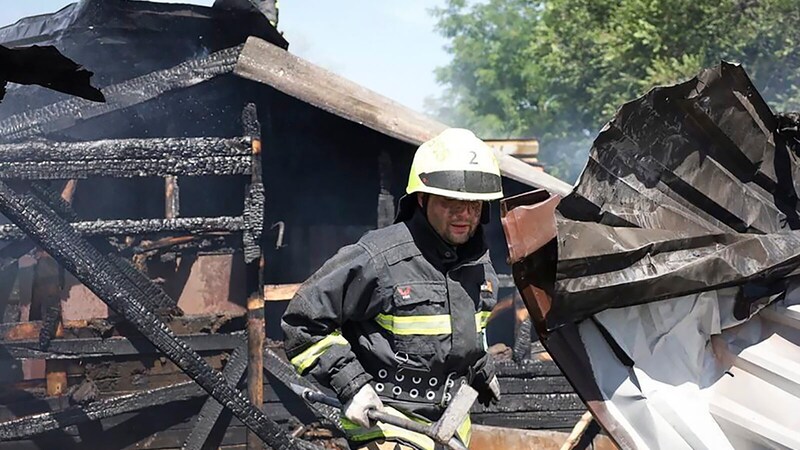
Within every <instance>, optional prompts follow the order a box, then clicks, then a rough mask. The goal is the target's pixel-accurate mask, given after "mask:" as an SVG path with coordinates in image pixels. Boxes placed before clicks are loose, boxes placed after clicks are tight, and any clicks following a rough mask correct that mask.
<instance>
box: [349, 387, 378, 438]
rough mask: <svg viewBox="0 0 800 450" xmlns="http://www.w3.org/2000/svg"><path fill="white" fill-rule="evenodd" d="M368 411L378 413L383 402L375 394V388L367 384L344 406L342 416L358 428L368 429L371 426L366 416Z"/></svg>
mask: <svg viewBox="0 0 800 450" xmlns="http://www.w3.org/2000/svg"><path fill="white" fill-rule="evenodd" d="M370 409H374V410H378V411H379V410H381V409H383V402H382V401H381V399H380V398H379V397H378V393H377V392H375V388H373V387H372V385H371V384H369V383H367V384H365V385H364V386H362V387H361V389H359V390H358V392H356V395H354V396H353V398H351V399H350V401H349V402H347V404H346V405H344V416H345V417H347V418H348V419H349V420H350V421H352V422H354V423H356V424H358V425H359V426H362V427H364V428H370V427H371V426H372V424H371V423H370V420H369V417H368V416H367V411H369V410H370Z"/></svg>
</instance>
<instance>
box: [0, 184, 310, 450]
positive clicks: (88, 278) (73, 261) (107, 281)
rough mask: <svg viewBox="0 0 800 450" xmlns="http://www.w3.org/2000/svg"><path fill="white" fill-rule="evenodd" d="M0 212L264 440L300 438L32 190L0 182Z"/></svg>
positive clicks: (288, 442) (290, 443) (280, 443)
mask: <svg viewBox="0 0 800 450" xmlns="http://www.w3.org/2000/svg"><path fill="white" fill-rule="evenodd" d="M0 212H2V213H3V214H4V215H5V216H6V217H7V218H8V219H10V220H11V221H13V222H14V223H16V224H17V225H18V226H19V227H20V228H21V229H22V230H24V231H25V232H26V233H27V234H28V236H29V237H30V238H31V239H33V240H34V241H35V242H36V243H37V244H39V245H40V246H41V247H42V248H43V249H44V250H46V251H47V252H48V253H49V254H50V255H51V256H52V257H53V258H54V259H56V260H57V261H58V262H59V263H61V265H62V266H64V267H65V268H66V269H67V270H68V271H70V272H71V273H72V274H73V275H74V276H75V277H76V278H77V279H78V280H79V281H81V282H82V283H83V284H84V285H85V286H86V287H88V288H89V289H90V290H91V291H92V292H94V294H95V295H97V296H98V297H99V298H100V299H102V300H103V301H104V302H105V303H106V304H108V306H109V307H111V308H112V309H113V310H114V311H116V312H117V313H118V314H120V315H121V316H122V317H123V318H125V319H126V320H127V321H129V322H130V323H131V324H133V325H134V326H135V327H136V329H137V330H138V331H139V332H140V333H142V334H143V335H144V336H145V337H147V338H148V340H150V342H152V343H153V345H155V346H156V347H157V348H158V349H159V350H161V351H162V352H163V353H164V354H165V355H166V356H167V357H168V358H169V359H170V360H172V362H174V363H175V364H176V365H177V366H178V367H180V368H181V370H183V371H184V372H185V373H186V374H187V375H189V376H190V377H191V378H192V379H193V380H195V381H196V382H197V383H198V384H199V385H200V386H201V387H202V388H203V389H205V390H206V392H208V393H209V394H211V395H212V396H213V397H214V398H215V399H217V401H219V402H221V403H224V404H225V405H226V406H228V407H229V409H230V410H231V412H232V413H233V414H234V415H235V416H236V417H237V418H239V419H240V420H241V421H242V422H243V423H244V424H245V425H246V426H247V427H248V428H249V429H251V430H253V431H254V432H256V434H258V436H259V437H260V438H261V439H262V440H263V441H264V442H266V443H267V444H268V445H270V446H272V447H274V448H276V449H278V450H282V449H291V448H296V447H297V446H298V445H301V444H298V442H297V441H296V440H295V439H294V438H292V437H290V436H288V435H286V434H285V433H284V432H283V431H282V430H281V429H280V428H279V427H278V425H277V424H276V423H275V422H273V421H272V420H270V419H269V418H268V417H267V416H265V415H264V413H263V412H262V411H261V410H260V409H259V408H257V407H255V406H254V405H253V404H252V403H250V402H249V401H248V400H247V398H246V397H245V396H244V395H242V393H241V392H239V391H238V390H236V389H234V388H232V387H231V386H229V385H228V384H227V383H226V382H225V379H224V378H223V377H222V375H221V374H220V373H219V372H216V371H214V370H213V369H212V368H211V367H210V366H209V365H208V363H207V362H206V361H205V360H203V358H202V357H201V356H200V355H199V354H197V353H196V352H194V351H193V350H192V349H190V348H189V347H188V346H187V345H186V344H185V343H184V342H182V341H181V340H180V339H178V338H177V336H176V335H175V334H174V333H173V332H172V331H171V330H170V329H169V328H168V327H167V326H166V325H165V324H164V323H163V322H162V321H161V320H159V319H158V317H156V316H155V314H153V313H152V312H151V311H149V310H147V309H146V308H145V307H144V306H143V305H142V297H143V295H144V294H143V293H142V292H141V291H140V290H139V289H137V288H136V286H135V285H134V284H133V283H131V281H130V280H128V279H127V278H126V277H125V276H124V275H123V274H122V273H120V272H119V270H118V269H116V268H115V267H114V266H113V265H112V264H111V263H110V262H109V261H108V259H107V258H106V256H105V255H103V254H102V253H100V252H99V251H98V250H97V249H96V248H94V247H92V246H91V245H90V244H89V243H88V242H86V241H85V240H84V239H82V238H81V236H80V234H78V232H76V231H75V230H74V229H73V228H72V227H70V226H69V224H68V223H67V222H66V221H64V220H63V219H61V218H60V217H58V215H56V214H55V213H53V212H52V211H51V210H49V209H48V208H47V206H46V205H45V204H44V203H43V202H42V201H41V200H39V199H38V198H36V197H35V196H33V195H31V194H29V193H18V192H15V191H14V190H13V189H12V188H11V187H10V186H9V185H7V184H6V183H3V182H0Z"/></svg>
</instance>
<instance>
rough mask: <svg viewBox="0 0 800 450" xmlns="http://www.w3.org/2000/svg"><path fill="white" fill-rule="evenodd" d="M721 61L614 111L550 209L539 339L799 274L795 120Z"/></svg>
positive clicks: (770, 285) (749, 290) (777, 284)
mask: <svg viewBox="0 0 800 450" xmlns="http://www.w3.org/2000/svg"><path fill="white" fill-rule="evenodd" d="M795 119H796V117H795V116H793V115H786V116H776V115H775V114H773V113H772V111H771V110H770V108H769V106H768V105H767V103H766V102H765V101H764V99H763V98H762V97H761V95H760V94H759V92H758V91H757V90H756V88H755V87H754V86H753V83H752V82H751V80H750V79H749V78H748V76H747V74H746V73H745V71H744V69H743V68H742V67H741V66H739V65H735V64H729V63H725V62H723V63H721V64H720V65H719V66H718V67H715V68H711V69H707V70H704V71H703V72H701V73H700V74H699V75H698V76H697V77H695V78H693V79H691V80H690V81H687V82H685V83H682V84H679V85H676V86H670V87H661V88H656V89H653V90H652V91H650V92H649V93H648V94H647V95H645V96H643V97H641V98H639V99H637V100H635V101H632V102H630V103H627V104H625V105H624V106H622V107H621V108H620V109H619V111H618V112H617V115H616V116H615V117H614V119H613V120H612V121H611V122H609V123H608V124H607V125H606V126H605V127H604V128H603V130H602V131H601V132H600V134H599V135H598V137H597V139H596V140H595V142H594V145H593V147H592V150H591V153H590V159H589V162H588V163H587V166H586V168H585V169H584V172H583V173H582V175H581V177H580V179H579V182H578V183H577V185H576V187H575V189H574V191H573V192H572V193H571V194H570V195H568V196H567V197H565V198H564V199H563V200H562V201H561V202H560V204H559V205H558V212H559V213H560V214H559V215H558V218H557V225H558V262H557V269H556V274H555V284H554V288H553V302H552V308H551V310H550V311H549V313H548V314H547V317H546V323H547V327H548V328H549V329H553V328H556V327H558V326H560V325H563V324H564V323H567V322H570V321H577V320H580V319H583V318H586V317H589V316H590V315H591V314H593V313H596V312H599V311H602V310H604V309H607V308H613V307H622V306H629V305H633V304H641V303H649V302H653V301H657V300H662V299H667V298H672V297H679V296H682V295H687V294H691V293H697V292H702V291H708V290H716V289H720V288H723V287H730V286H743V287H744V289H742V290H741V292H740V295H739V298H740V300H741V302H740V303H741V305H737V307H738V306H741V307H742V310H741V314H743V315H745V316H746V315H748V314H749V313H750V311H749V307H748V301H749V299H756V298H762V297H764V295H765V294H767V293H776V292H780V290H781V287H782V285H783V284H782V283H783V278H785V277H786V276H787V275H790V274H792V273H793V272H794V271H795V270H796V269H797V268H798V265H800V233H797V232H794V231H793V230H797V229H798V228H800V215H799V214H798V197H797V192H796V184H795V183H796V182H795V180H796V179H797V175H798V170H800V167H799V166H798V153H797V152H798V151H800V141H798V139H797V122H796V120H795Z"/></svg>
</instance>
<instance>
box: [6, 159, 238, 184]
mask: <svg viewBox="0 0 800 450" xmlns="http://www.w3.org/2000/svg"><path fill="white" fill-rule="evenodd" d="M250 171H251V161H250V158H249V157H247V156H207V157H190V158H180V159H168V158H167V159H124V160H123V159H93V160H73V161H22V162H6V163H2V165H0V178H7V179H17V180H63V179H66V178H88V177H91V176H105V177H116V178H132V177H141V176H158V177H164V176H168V175H176V176H177V175H183V176H198V175H247V174H249V173H250Z"/></svg>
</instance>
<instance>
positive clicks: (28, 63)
mask: <svg viewBox="0 0 800 450" xmlns="http://www.w3.org/2000/svg"><path fill="white" fill-rule="evenodd" d="M91 77H92V72H90V71H88V70H86V69H85V68H83V67H81V66H80V65H79V64H77V63H76V62H75V61H73V60H71V59H69V58H67V57H66V56H64V55H62V54H61V52H59V51H58V49H57V48H55V47H53V46H52V45H46V46H42V47H40V46H38V45H32V46H30V47H19V48H8V47H5V46H3V45H0V101H2V100H3V97H5V94H6V85H7V83H8V82H11V83H17V84H37V85H39V86H43V87H46V88H48V89H53V90H55V91H58V92H63V93H65V94H69V95H74V96H77V97H80V98H85V99H87V100H91V101H94V102H105V100H106V99H105V97H104V96H103V93H102V92H100V90H99V89H97V88H95V87H93V86H92V85H91V83H90V78H91Z"/></svg>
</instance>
